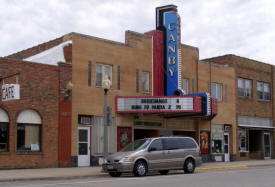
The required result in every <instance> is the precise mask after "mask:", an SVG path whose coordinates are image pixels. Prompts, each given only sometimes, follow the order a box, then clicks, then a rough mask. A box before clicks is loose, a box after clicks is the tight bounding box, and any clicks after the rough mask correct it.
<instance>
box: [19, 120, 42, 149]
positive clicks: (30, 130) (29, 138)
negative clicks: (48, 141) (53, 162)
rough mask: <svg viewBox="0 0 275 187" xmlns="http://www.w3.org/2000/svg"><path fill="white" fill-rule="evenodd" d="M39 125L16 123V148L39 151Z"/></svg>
mask: <svg viewBox="0 0 275 187" xmlns="http://www.w3.org/2000/svg"><path fill="white" fill-rule="evenodd" d="M40 137H41V125H33V124H18V125H17V150H18V151H41V148H40V147H41V146H40V145H41V138H40Z"/></svg>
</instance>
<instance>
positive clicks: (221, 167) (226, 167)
mask: <svg viewBox="0 0 275 187" xmlns="http://www.w3.org/2000/svg"><path fill="white" fill-rule="evenodd" d="M240 168H247V165H235V166H220V167H210V168H196V171H206V170H225V169H240Z"/></svg>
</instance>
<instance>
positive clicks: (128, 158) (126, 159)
mask: <svg viewBox="0 0 275 187" xmlns="http://www.w3.org/2000/svg"><path fill="white" fill-rule="evenodd" d="M132 161H133V158H132V157H128V156H126V157H123V158H121V159H120V160H119V162H120V163H122V162H132Z"/></svg>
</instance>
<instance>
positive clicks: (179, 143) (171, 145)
mask: <svg viewBox="0 0 275 187" xmlns="http://www.w3.org/2000/svg"><path fill="white" fill-rule="evenodd" d="M163 145H164V149H165V150H174V149H194V148H197V145H196V143H195V142H194V141H193V140H192V139H190V138H165V139H163Z"/></svg>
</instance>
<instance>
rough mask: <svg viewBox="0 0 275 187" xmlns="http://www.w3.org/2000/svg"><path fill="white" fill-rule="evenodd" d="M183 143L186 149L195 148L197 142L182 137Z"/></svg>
mask: <svg viewBox="0 0 275 187" xmlns="http://www.w3.org/2000/svg"><path fill="white" fill-rule="evenodd" d="M182 144H183V148H184V149H195V148H197V144H196V143H195V142H194V140H192V139H190V138H182Z"/></svg>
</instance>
